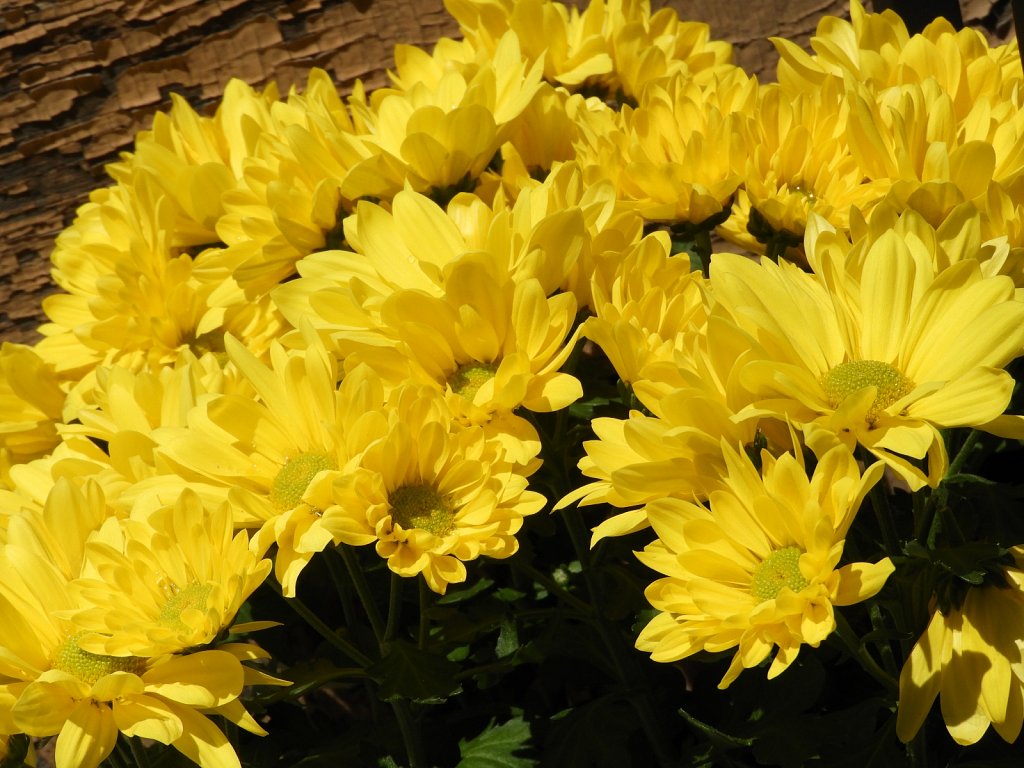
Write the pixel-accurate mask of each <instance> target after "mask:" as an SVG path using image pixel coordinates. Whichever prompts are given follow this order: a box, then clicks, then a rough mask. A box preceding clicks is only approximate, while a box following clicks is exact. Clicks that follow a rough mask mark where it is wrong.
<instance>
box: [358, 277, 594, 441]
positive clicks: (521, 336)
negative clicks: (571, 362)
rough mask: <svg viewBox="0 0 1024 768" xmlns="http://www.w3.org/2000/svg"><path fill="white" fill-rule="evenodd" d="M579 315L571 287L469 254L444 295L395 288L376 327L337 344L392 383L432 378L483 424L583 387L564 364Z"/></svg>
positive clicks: (567, 397) (569, 396) (557, 403)
mask: <svg viewBox="0 0 1024 768" xmlns="http://www.w3.org/2000/svg"><path fill="white" fill-rule="evenodd" d="M575 317H576V299H575V297H574V296H573V295H572V294H571V293H559V294H556V295H554V296H551V297H546V296H545V295H544V289H543V288H542V287H541V284H540V282H539V281H538V280H536V279H530V280H524V281H521V282H514V281H513V280H512V279H510V278H507V277H506V278H504V279H501V278H500V277H499V276H497V275H495V274H494V270H493V269H492V268H490V265H489V264H488V263H487V262H486V261H485V262H483V263H481V262H478V261H471V260H468V259H467V260H464V261H460V262H459V263H457V264H455V265H453V266H452V268H451V269H450V271H449V272H448V274H447V275H446V279H445V281H444V296H443V297H439V298H435V297H432V296H424V295H423V294H422V293H420V292H418V291H410V290H405V291H399V292H396V293H394V294H392V295H391V296H389V297H388V299H387V300H386V301H385V302H384V304H383V305H382V307H381V323H380V325H379V326H378V327H377V328H376V329H374V330H372V331H368V332H367V333H365V334H359V335H356V334H351V335H350V336H349V339H346V338H344V337H343V338H341V339H339V341H338V345H339V349H340V350H341V352H342V353H347V355H346V359H345V365H346V368H351V367H353V366H355V365H358V364H361V363H365V364H366V365H368V366H369V367H370V368H373V369H374V370H375V371H377V372H378V373H379V374H380V375H381V377H382V378H383V379H384V380H385V382H386V383H387V384H389V385H390V386H398V385H399V384H401V383H402V382H405V381H418V382H422V383H424V384H428V385H432V386H433V387H435V388H436V389H437V391H438V393H439V394H444V395H445V396H446V397H447V398H448V399H449V401H450V403H451V406H452V408H453V410H454V411H455V412H457V413H459V414H460V415H464V416H465V418H466V419H467V421H469V422H472V423H478V424H482V423H486V422H487V421H488V420H489V419H490V417H491V416H492V415H493V414H495V413H511V412H512V411H513V410H515V409H516V408H518V407H519V406H523V407H525V408H528V409H529V410H532V411H556V410H559V409H561V408H565V407H566V406H568V405H570V404H571V403H572V402H573V401H575V400H576V399H578V398H579V397H580V395H582V389H581V387H580V384H579V382H578V381H577V380H576V379H575V378H574V377H573V376H571V375H569V374H567V373H560V372H559V370H558V369H559V368H560V367H561V366H562V365H563V364H564V363H565V361H566V359H567V358H568V357H569V354H570V353H571V352H572V349H573V346H574V344H575V340H576V339H575V335H574V334H573V332H572V330H573V322H574V320H575ZM346 342H348V343H346Z"/></svg>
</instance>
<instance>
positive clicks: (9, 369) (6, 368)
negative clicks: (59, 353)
mask: <svg viewBox="0 0 1024 768" xmlns="http://www.w3.org/2000/svg"><path fill="white" fill-rule="evenodd" d="M64 399H65V392H64V390H63V388H62V387H61V382H60V379H59V378H58V377H57V375H56V374H55V373H54V371H53V368H52V366H50V365H47V364H46V363H45V362H44V361H43V360H42V359H41V358H40V357H39V355H37V354H36V353H35V352H34V351H33V350H32V348H31V347H26V346H22V345H20V344H10V343H6V342H5V343H4V345H3V346H2V347H0V483H2V482H4V481H5V480H6V476H7V472H8V469H9V468H10V465H11V464H16V463H21V462H24V461H30V460H31V459H35V458H38V457H40V456H43V455H44V454H46V453H48V452H49V451H51V450H52V449H53V448H54V447H55V446H56V445H57V443H58V441H59V438H58V437H57V429H56V424H57V423H58V422H59V421H60V420H61V411H62V409H63V407H64Z"/></svg>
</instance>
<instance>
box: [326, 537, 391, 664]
mask: <svg viewBox="0 0 1024 768" xmlns="http://www.w3.org/2000/svg"><path fill="white" fill-rule="evenodd" d="M335 551H336V552H337V553H338V554H339V555H341V559H342V560H344V561H345V567H346V568H347V569H348V575H349V578H351V579H352V585H353V586H354V587H355V588H356V595H358V597H359V602H360V603H362V605H363V611H364V612H365V613H366V619H367V621H369V622H370V628H371V629H372V630H373V636H374V637H376V638H377V643H378V644H380V643H383V642H384V621H383V620H382V619H381V617H380V611H379V610H378V609H377V603H375V602H374V600H373V595H372V594H370V585H369V583H368V582H367V581H366V575H365V574H364V573H363V569H362V568H360V567H359V561H357V560H356V556H355V553H354V552H353V551H352V549H351V548H350V547H349V546H348V545H346V544H341V545H339V546H338V547H336V548H335Z"/></svg>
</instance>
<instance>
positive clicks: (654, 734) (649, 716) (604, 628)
mask: <svg viewBox="0 0 1024 768" xmlns="http://www.w3.org/2000/svg"><path fill="white" fill-rule="evenodd" d="M561 517H562V519H563V520H564V521H565V526H566V529H567V530H568V532H569V538H570V539H571V540H572V545H573V549H575V550H576V557H577V558H578V559H579V561H580V565H581V566H582V571H583V580H584V582H585V583H586V585H587V594H588V595H589V597H590V605H591V610H593V611H595V613H596V615H595V616H594V622H593V624H594V626H596V627H597V630H598V633H599V634H600V635H601V640H602V642H603V643H604V646H605V649H606V650H607V651H608V654H609V656H610V657H611V662H612V666H613V667H614V668H615V672H616V675H617V677H618V678H619V683H620V684H621V685H623V686H627V685H628V686H629V687H630V688H631V689H632V690H631V691H629V692H628V694H627V697H626V698H627V700H628V701H629V703H630V704H631V705H632V707H633V709H634V710H635V711H636V714H637V717H638V719H639V720H640V724H641V726H642V727H643V729H644V732H645V733H646V734H647V740H648V742H649V743H650V745H651V749H653V750H654V754H655V757H656V758H657V761H658V765H660V766H661V768H671V766H674V765H676V763H677V761H676V760H675V759H673V757H672V751H673V750H672V747H671V745H670V743H669V741H668V739H667V738H666V737H665V734H664V733H663V732H662V730H661V728H660V727H659V726H658V723H659V722H660V721H659V719H658V716H657V713H656V712H655V711H654V707H652V706H651V702H650V700H649V699H648V698H647V695H648V689H646V688H639V689H638V688H637V687H636V686H635V685H633V683H634V682H635V681H637V680H639V679H641V677H642V675H641V674H640V673H639V671H638V670H637V669H636V663H635V659H634V658H633V657H632V656H631V655H629V654H624V653H623V649H622V647H621V646H622V643H621V637H616V636H613V634H612V631H611V629H610V627H609V626H608V623H607V622H606V621H605V620H604V618H603V617H602V616H601V615H600V612H597V611H596V603H595V597H596V594H597V588H596V587H595V585H594V582H593V575H592V573H591V570H590V562H591V553H590V547H589V546H588V543H587V538H588V537H587V533H586V528H585V526H584V525H583V519H582V517H581V515H580V511H579V509H577V508H575V507H572V508H569V509H565V510H563V511H562V513H561ZM638 694H639V695H638Z"/></svg>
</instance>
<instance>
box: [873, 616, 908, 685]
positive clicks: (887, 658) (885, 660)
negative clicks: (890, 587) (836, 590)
mask: <svg viewBox="0 0 1024 768" xmlns="http://www.w3.org/2000/svg"><path fill="white" fill-rule="evenodd" d="M899 612H900V616H899V617H896V626H897V631H899V628H900V627H901V626H902V625H903V624H905V623H906V622H905V621H903V620H901V619H902V618H904V617H903V615H902V614H903V613H904V609H903V605H902V604H901V605H900V607H899ZM868 614H869V615H870V617H871V629H872V630H875V631H879V630H881V629H882V628H883V627H884V625H885V619H884V618H883V616H882V608H881V606H879V605H878V603H874V602H873V603H871V607H870V608H869V609H868ZM877 645H878V650H879V653H881V654H882V664H884V665H885V671H886V673H887V674H888V675H889V677H891V678H893V679H894V680H898V679H899V675H900V672H899V666H898V665H897V664H896V654H894V653H893V652H892V644H891V643H889V642H888V641H885V640H881V641H879V642H878V643H877Z"/></svg>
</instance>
